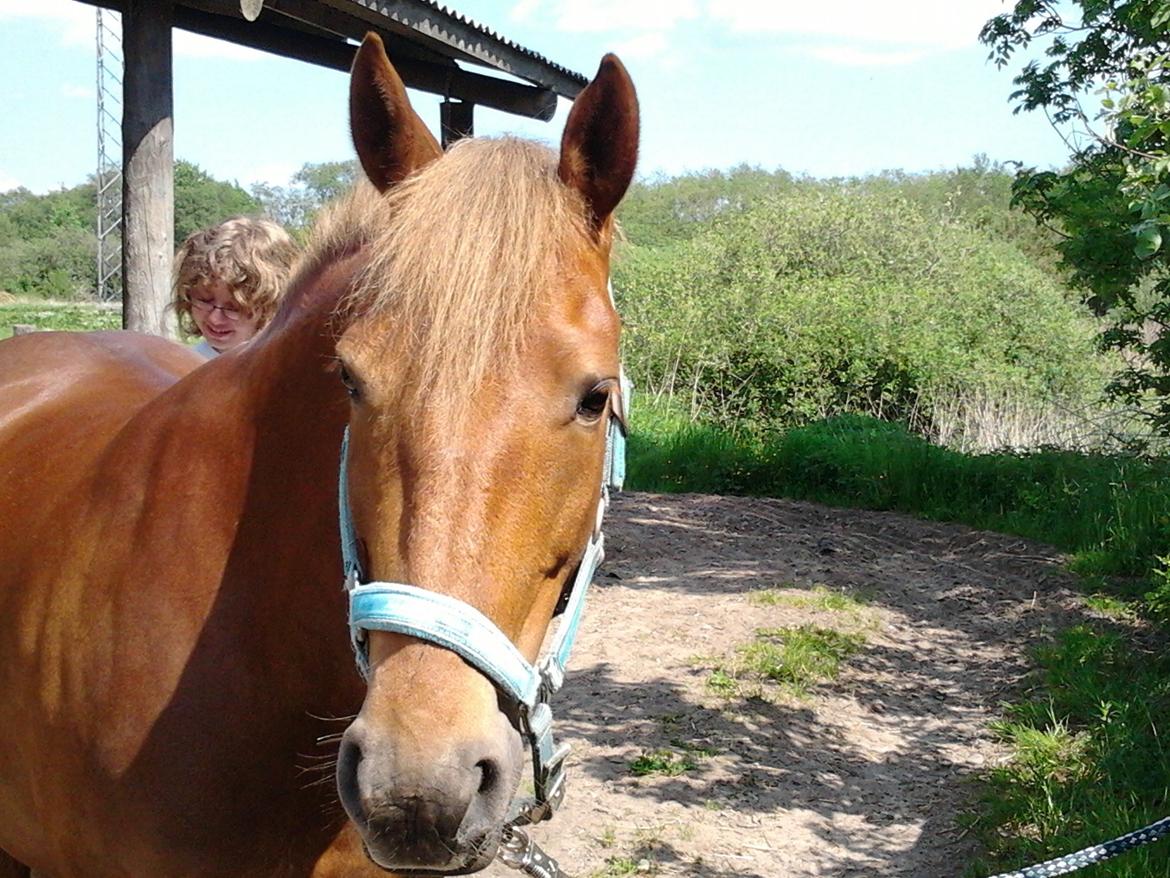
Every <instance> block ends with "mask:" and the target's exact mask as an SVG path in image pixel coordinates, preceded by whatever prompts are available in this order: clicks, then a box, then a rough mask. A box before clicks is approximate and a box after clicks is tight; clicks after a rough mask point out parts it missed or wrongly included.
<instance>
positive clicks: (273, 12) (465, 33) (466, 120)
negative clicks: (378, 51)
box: [79, 0, 587, 334]
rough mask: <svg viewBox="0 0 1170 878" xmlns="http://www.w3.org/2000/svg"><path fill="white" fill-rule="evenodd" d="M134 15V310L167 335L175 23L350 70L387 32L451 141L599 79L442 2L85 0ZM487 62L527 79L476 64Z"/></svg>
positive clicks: (129, 232) (128, 247)
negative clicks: (482, 118) (431, 97)
mask: <svg viewBox="0 0 1170 878" xmlns="http://www.w3.org/2000/svg"><path fill="white" fill-rule="evenodd" d="M79 2H84V3H88V4H89V5H92V6H101V7H102V8H104V9H112V10H115V11H117V12H120V13H122V48H123V56H124V59H125V73H124V77H123V107H124V112H123V118H122V150H123V160H122V172H123V202H122V203H123V220H122V257H123V272H122V277H123V294H122V295H123V306H124V307H123V318H122V323H123V326H125V327H126V328H127V329H135V330H139V331H143V332H153V333H157V334H167V327H166V324H165V321H164V315H165V309H166V305H167V303H168V302H169V299H170V278H171V260H172V258H173V255H174V248H175V242H174V125H173V118H172V117H173V104H174V101H173V94H172V64H171V59H172V53H171V34H172V28H176V27H177V28H182V29H183V30H188V31H193V32H195V33H199V34H204V35H206V36H210V37H215V38H217V39H223V40H228V41H230V42H233V43H238V44H240V45H244V46H250V47H252V48H254V49H260V50H262V51H266V52H272V53H274V54H277V55H282V56H284V57H287V58H294V59H296V60H299V61H307V62H309V63H312V64H318V65H322V66H324V67H330V68H333V69H335V70H342V71H348V70H349V67H350V63H351V61H352V60H353V54H354V51H355V50H356V48H357V45H356V44H357V42H358V41H360V40H361V38H362V37H363V36H364V35H365V34H366V33H367V32H369V31H375V32H377V33H378V34H379V35H381V37H382V39H383V41H384V42H385V44H386V49H387V51H388V52H389V54H390V57H391V58H392V59H393V60H394V66H395V67H396V68H397V70H398V72H399V73H400V74H401V75H402V78H403V80H404V81H405V83H406V85H407V86H408V87H410V88H414V89H419V90H421V91H426V92H430V93H432V94H437V95H441V96H442V97H443V98H444V101H443V103H442V104H441V118H440V131H441V132H442V139H443V141H444V144H446V143H447V142H449V141H450V140H452V139H455V138H457V137H462V136H467V135H469V134H471V133H472V131H473V127H474V126H473V120H472V116H473V111H474V107H475V106H476V105H482V106H485V107H492V108H494V109H497V110H502V111H504V112H507V113H514V114H517V115H522V116H529V117H532V118H536V119H543V120H545V121H547V120H549V119H551V118H552V116H553V113H554V112H555V110H556V104H557V97H558V96H561V97H566V98H574V97H576V96H577V94H578V92H580V90H581V89H582V88H583V87H584V86H585V84H586V82H587V80H586V78H585V77H584V76H582V75H580V74H579V73H574V72H573V71H571V70H568V69H566V68H565V67H562V66H561V65H559V64H556V63H554V62H552V61H550V60H548V59H547V58H545V57H543V56H541V55H539V54H537V53H536V52H533V51H531V50H529V49H525V48H523V47H522V46H518V45H516V44H515V43H513V42H512V41H511V40H508V39H507V38H505V37H502V36H500V35H499V34H497V33H495V32H494V31H491V30H489V29H487V28H484V27H482V26H480V25H478V24H476V23H475V22H473V21H470V20H469V19H467V18H465V17H463V16H461V15H459V14H458V13H456V12H454V11H452V10H450V9H447V8H446V7H444V6H441V5H439V4H438V3H436V2H432V0H79ZM462 64H471V65H477V66H479V67H484V68H487V69H489V70H492V71H495V72H498V73H504V74H508V75H510V76H512V77H515V78H517V79H520V80H522V82H514V81H512V80H507V79H502V78H500V77H498V76H494V75H487V74H484V73H478V72H473V71H471V70H467V69H464V67H463V66H461V65H462Z"/></svg>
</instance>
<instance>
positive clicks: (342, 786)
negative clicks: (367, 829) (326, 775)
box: [337, 735, 364, 822]
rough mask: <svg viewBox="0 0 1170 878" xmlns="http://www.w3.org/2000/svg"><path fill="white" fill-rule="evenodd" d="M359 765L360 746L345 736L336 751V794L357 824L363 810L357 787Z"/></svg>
mask: <svg viewBox="0 0 1170 878" xmlns="http://www.w3.org/2000/svg"><path fill="white" fill-rule="evenodd" d="M361 764H362V747H361V744H359V743H357V742H356V741H354V740H352V738H351V737H350V736H349V735H346V736H345V737H344V738H343V739H342V741H341V747H340V748H338V751H337V792H338V794H339V795H340V797H341V804H342V805H343V806H344V807H345V810H346V811H348V812H349V816H350V817H352V818H353V819H354V820H356V821H359V822H360V821H361V820H362V814H363V810H364V809H363V808H362V797H361V792H360V790H359V786H358V768H359V767H360V766H361Z"/></svg>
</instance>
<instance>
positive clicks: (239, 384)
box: [0, 36, 638, 878]
mask: <svg viewBox="0 0 1170 878" xmlns="http://www.w3.org/2000/svg"><path fill="white" fill-rule="evenodd" d="M349 105H350V121H351V128H352V136H353V141H354V145H355V148H356V152H357V155H358V158H359V160H360V164H361V166H362V168H363V170H364V172H365V177H366V179H365V180H364V181H363V182H362V183H361V184H359V185H358V186H357V188H355V190H354V192H353V193H351V194H350V195H349V196H348V197H347V198H345V199H343V201H342V202H341V203H339V204H338V205H336V206H334V207H333V208H332V209H331V210H330V211H329V212H328V213H327V215H325V216H324V217H323V219H322V220H321V221H320V222H319V223H318V224H317V226H316V228H315V229H314V232H313V234H312V238H311V241H310V244H309V246H308V250H307V254H306V256H305V257H304V258H303V261H302V263H301V265H300V266H299V268H298V270H297V272H296V274H295V277H294V279H293V280H292V281H291V282H290V286H289V288H288V292H287V294H286V296H285V298H284V300H283V302H282V306H281V308H280V310H279V311H278V313H277V315H276V317H275V318H274V320H273V321H272V322H271V323H270V325H269V326H268V327H266V328H265V330H264V331H263V332H262V333H261V334H260V335H258V336H257V337H256V338H255V339H253V340H252V341H251V342H249V343H248V344H247V345H245V346H242V347H241V348H240V349H238V350H235V351H231V352H228V353H226V354H224V355H223V356H220V357H218V358H216V359H214V360H211V361H207V362H206V363H205V364H203V365H198V367H196V366H197V363H200V362H202V361H201V360H199V359H198V358H197V357H196V356H195V355H194V354H191V353H189V352H188V351H187V350H186V349H184V348H183V347H182V346H180V345H176V344H174V343H173V342H170V341H167V340H164V339H159V338H151V337H147V336H141V335H137V334H133V333H123V332H109V333H95V334H87V333H38V334H31V335H24V336H20V337H16V338H13V339H10V340H5V341H4V342H2V343H0V473H2V478H0V876H4V878H16V876H21V878H27V876H29V875H30V874H31V873H35V874H36V875H38V876H46V878H80V876H85V878H114V876H119V878H125V876H133V878H138V876H151V878H157V876H167V878H183V876H196V875H198V876H229V875H230V876H232V878H252V876H257V878H258V876H266V878H267V876H313V878H328V876H343V875H344V876H348V878H363V876H374V875H385V874H386V873H387V872H390V873H393V874H403V873H406V874H429V875H440V874H465V873H468V872H473V871H476V870H479V869H481V868H483V867H484V866H486V865H487V864H488V863H489V862H491V861H492V859H493V857H494V856H495V854H496V852H497V848H498V845H499V843H500V840H501V836H502V831H503V829H502V828H503V827H504V825H505V823H506V821H507V819H508V814H509V806H510V802H511V800H512V799H513V796H514V794H515V793H516V790H517V789H518V788H519V785H520V781H521V778H522V775H523V774H524V770H525V766H526V756H525V749H524V744H523V741H522V738H521V734H520V732H519V730H518V722H517V716H516V706H515V704H514V703H512V700H511V699H509V698H506V697H504V696H503V695H502V694H501V692H500V689H499V687H498V686H497V685H496V684H495V683H494V682H493V681H492V680H491V679H489V678H488V677H487V676H485V674H484V673H482V672H481V671H480V670H479V669H477V668H476V667H473V666H472V665H471V664H470V663H469V662H468V661H466V660H465V659H464V658H463V657H461V656H460V655H459V654H457V653H455V652H453V651H451V650H449V649H445V648H442V647H440V646H438V645H436V644H435V643H432V642H429V641H427V640H425V639H421V638H418V637H413V636H410V635H408V634H406V633H402V632H400V631H393V630H371V631H369V632H366V634H365V639H364V649H365V654H364V660H365V667H366V671H367V678H366V679H363V677H362V676H361V675H359V673H358V672H357V670H356V669H355V667H354V655H353V651H352V649H351V638H350V637H349V636H347V630H346V622H347V616H346V612H347V610H346V595H345V591H344V589H343V588H342V570H341V550H342V546H341V537H340V535H339V525H338V505H339V503H338V472H339V453H340V449H341V446H342V443H343V440H344V441H345V442H346V444H347V452H346V458H347V459H346V465H345V470H344V476H343V478H342V484H343V485H344V487H345V489H346V491H347V492H348V499H347V503H346V504H345V505H347V506H348V509H349V513H350V516H351V519H352V531H353V535H354V545H355V547H356V548H355V551H356V552H357V554H358V556H359V559H360V562H361V565H362V567H363V568H364V569H365V570H367V571H369V573H370V574H371V575H373V576H376V577H377V578H379V579H381V580H393V581H397V582H404V583H412V584H414V586H415V587H417V588H419V589H427V590H432V591H433V592H434V593H435V594H436V595H437V596H441V597H443V599H448V598H449V599H451V600H452V601H460V602H463V603H465V604H467V605H470V607H471V608H473V609H474V610H475V611H478V613H480V614H482V615H483V617H485V618H486V619H488V620H490V622H491V623H492V624H494V625H495V626H496V627H497V628H498V630H499V631H500V632H502V633H503V635H504V636H506V638H507V640H508V641H509V643H510V644H513V645H514V647H515V649H516V650H517V651H518V652H519V653H520V654H522V655H523V656H524V657H525V659H526V660H527V661H528V662H532V661H534V660H535V658H536V656H537V654H538V652H539V650H540V648H541V643H542V640H543V639H544V637H545V635H546V632H547V631H549V630H550V629H551V624H552V618H553V615H554V610H555V608H556V606H557V603H558V598H559V596H560V595H561V593H562V591H563V589H564V588H565V587H566V584H567V583H568V582H569V580H570V577H571V576H572V575H573V573H574V569H575V568H576V566H577V565H578V562H579V560H580V559H581V558H582V552H583V547H584V546H585V545H586V544H587V542H588V541H589V539H590V534H591V532H593V530H594V528H595V524H596V521H595V519H596V512H597V508H598V502H599V496H600V494H601V487H600V484H601V474H602V467H603V458H604V456H605V443H606V422H607V420H608V419H609V416H610V415H611V414H612V412H613V411H614V407H615V406H616V405H617V404H618V397H619V395H620V390H619V381H618V376H619V365H620V364H619V357H618V341H619V330H620V326H619V318H618V316H617V314H616V312H615V310H614V307H613V304H612V299H611V297H610V295H609V294H608V292H607V281H608V274H609V258H610V251H611V247H612V241H613V236H614V220H613V212H614V209H615V208H616V206H617V205H618V202H619V201H620V199H621V198H622V196H623V195H624V193H625V191H626V189H627V187H628V185H629V183H630V180H631V179H632V175H633V172H634V166H635V162H636V155H637V145H638V109H637V98H636V95H635V92H634V88H633V85H632V83H631V81H630V78H629V76H628V74H627V73H626V71H625V69H624V68H623V67H622V65H621V62H620V61H619V60H618V59H617V58H616V57H614V56H612V55H608V56H606V57H605V58H604V59H603V60H602V62H601V65H600V67H599V70H598V73H597V75H596V76H595V78H594V79H593V80H592V81H591V83H590V84H589V85H588V86H587V87H586V88H585V89H584V91H583V92H582V93H581V94H580V96H579V97H578V98H577V99H576V101H575V102H574V106H573V107H572V109H571V112H570V113H569V115H568V118H567V121H566V125H565V129H564V132H563V135H562V138H561V143H560V149H559V152H558V151H557V150H555V149H553V148H550V147H546V146H543V145H539V144H536V143H532V142H529V141H525V140H520V139H515V138H501V139H483V140H480V139H469V140H466V141H462V142H459V143H458V144H456V145H455V146H453V147H452V148H450V149H448V150H447V151H446V153H444V152H443V151H442V150H441V149H440V148H439V145H438V144H437V142H436V141H435V138H434V137H433V136H432V135H431V134H430V132H429V131H428V130H427V128H426V126H425V125H424V124H423V123H422V121H421V120H420V119H419V117H418V116H417V115H416V113H415V111H414V110H413V108H412V107H411V105H410V102H409V99H408V97H407V94H406V91H405V88H404V86H403V83H402V80H401V79H400V78H399V76H398V74H397V73H396V72H395V70H394V68H393V66H392V64H391V63H390V61H389V60H388V58H387V56H386V53H385V51H384V48H383V46H382V43H381V41H380V40H378V39H377V37H376V36H369V37H367V38H366V40H365V41H364V42H363V43H362V45H361V46H360V48H359V49H358V50H357V52H356V54H355V59H354V62H353V67H352V70H351V75H350V89H349ZM346 437H347V438H346ZM319 741H324V744H325V749H324V751H323V748H322V746H321V744H320V743H319ZM328 748H335V749H336V751H337V752H335V753H332V754H331V753H330V752H329V750H328ZM322 757H323V758H322ZM318 761H320V762H322V763H323V765H324V768H320V767H316V768H315V767H314V766H315V765H316V764H317V762H318Z"/></svg>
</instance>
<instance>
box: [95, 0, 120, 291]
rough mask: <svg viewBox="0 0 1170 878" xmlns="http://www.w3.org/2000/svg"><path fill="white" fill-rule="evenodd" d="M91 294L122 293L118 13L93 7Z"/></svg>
mask: <svg viewBox="0 0 1170 878" xmlns="http://www.w3.org/2000/svg"><path fill="white" fill-rule="evenodd" d="M97 135H98V160H97V174H96V176H95V179H94V182H95V184H96V186H97V294H98V298H100V299H120V298H121V297H122V17H121V16H120V15H119V14H118V13H116V12H110V11H109V10H103V9H98V11H97Z"/></svg>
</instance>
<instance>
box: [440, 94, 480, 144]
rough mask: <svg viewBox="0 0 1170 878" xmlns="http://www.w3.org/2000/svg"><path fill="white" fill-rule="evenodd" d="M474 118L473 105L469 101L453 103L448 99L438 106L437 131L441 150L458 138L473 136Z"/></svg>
mask: <svg viewBox="0 0 1170 878" xmlns="http://www.w3.org/2000/svg"><path fill="white" fill-rule="evenodd" d="M474 116H475V104H473V103H471V102H470V101H453V100H451V99H450V98H448V99H447V100H445V101H443V102H442V103H441V104H439V131H440V132H441V134H442V143H443V149H446V148H447V147H448V146H450V145H451V144H452V143H454V142H455V141H456V140H459V139H460V138H463V137H471V136H473V135H474V134H475V124H474V121H473V120H474Z"/></svg>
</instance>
